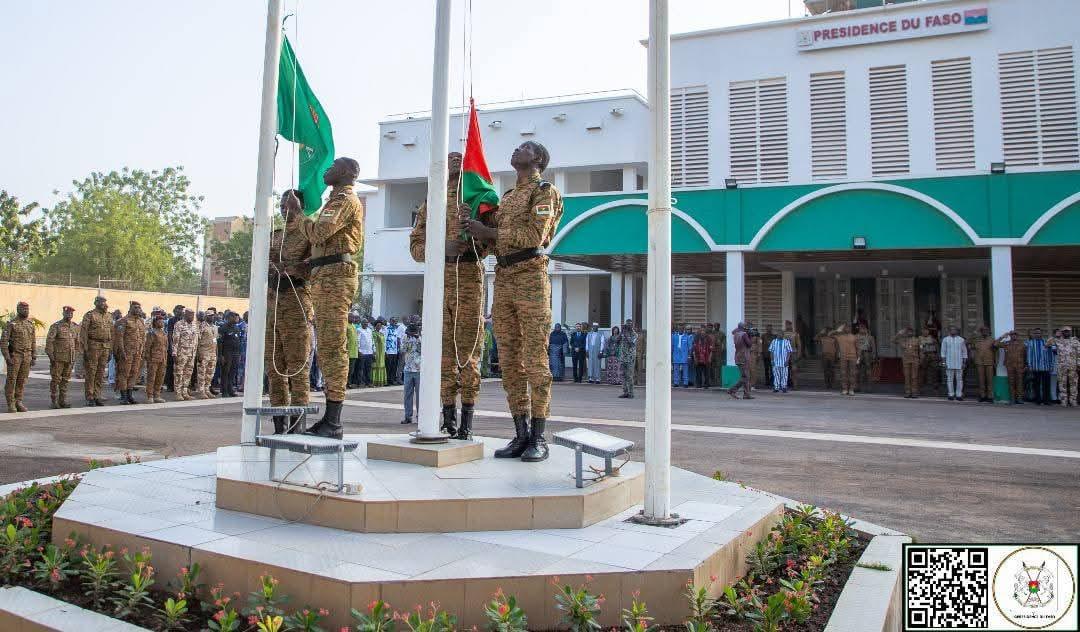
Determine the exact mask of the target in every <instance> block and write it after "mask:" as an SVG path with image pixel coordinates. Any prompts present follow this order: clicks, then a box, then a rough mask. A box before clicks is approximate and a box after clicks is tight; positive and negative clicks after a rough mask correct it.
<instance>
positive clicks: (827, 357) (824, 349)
mask: <svg viewBox="0 0 1080 632" xmlns="http://www.w3.org/2000/svg"><path fill="white" fill-rule="evenodd" d="M818 344H819V345H821V372H822V375H823V377H824V378H825V388H826V390H832V388H833V385H834V384H835V382H836V362H837V360H838V358H839V356H838V355H837V349H836V336H834V335H833V334H832V333H826V334H825V335H822V336H818Z"/></svg>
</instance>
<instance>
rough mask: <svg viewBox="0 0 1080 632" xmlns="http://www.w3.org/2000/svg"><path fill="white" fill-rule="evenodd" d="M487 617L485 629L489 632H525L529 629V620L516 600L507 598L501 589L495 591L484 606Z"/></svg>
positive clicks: (512, 597)
mask: <svg viewBox="0 0 1080 632" xmlns="http://www.w3.org/2000/svg"><path fill="white" fill-rule="evenodd" d="M484 615H486V616H487V619H488V625H487V629H488V630H491V632H525V630H528V629H529V620H528V617H526V616H525V611H524V610H522V609H521V607H520V606H518V605H517V598H516V597H514V596H513V595H509V596H507V595H506V594H504V593H503V591H502V588H500V589H498V590H497V591H495V594H494V595H492V599H491V601H490V602H488V603H487V604H486V605H485V606H484Z"/></svg>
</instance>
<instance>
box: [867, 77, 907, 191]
mask: <svg viewBox="0 0 1080 632" xmlns="http://www.w3.org/2000/svg"><path fill="white" fill-rule="evenodd" d="M870 164H871V172H872V173H873V175H874V176H891V175H903V174H906V173H908V172H909V171H910V170H911V147H910V143H909V141H908V103H907V67H906V66H902V65H901V66H883V67H880V68H871V69H870Z"/></svg>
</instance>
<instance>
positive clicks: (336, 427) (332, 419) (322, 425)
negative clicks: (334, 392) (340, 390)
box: [304, 400, 342, 439]
mask: <svg viewBox="0 0 1080 632" xmlns="http://www.w3.org/2000/svg"><path fill="white" fill-rule="evenodd" d="M304 434H306V435H312V436H316V437H326V438H327V439H340V438H341V436H342V429H341V402H332V401H330V400H326V412H325V413H323V418H322V419H320V420H319V423H317V424H315V425H314V426H312V427H311V428H308V430H307V432H305V433H304Z"/></svg>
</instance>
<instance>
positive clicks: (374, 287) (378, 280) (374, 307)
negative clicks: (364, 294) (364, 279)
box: [364, 274, 385, 317]
mask: <svg viewBox="0 0 1080 632" xmlns="http://www.w3.org/2000/svg"><path fill="white" fill-rule="evenodd" d="M384 278H385V277H384V276H383V275H381V274H376V275H374V276H372V277H371V314H364V316H372V317H374V316H377V315H379V314H381V313H382V311H383V308H382V301H383V279H384Z"/></svg>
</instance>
